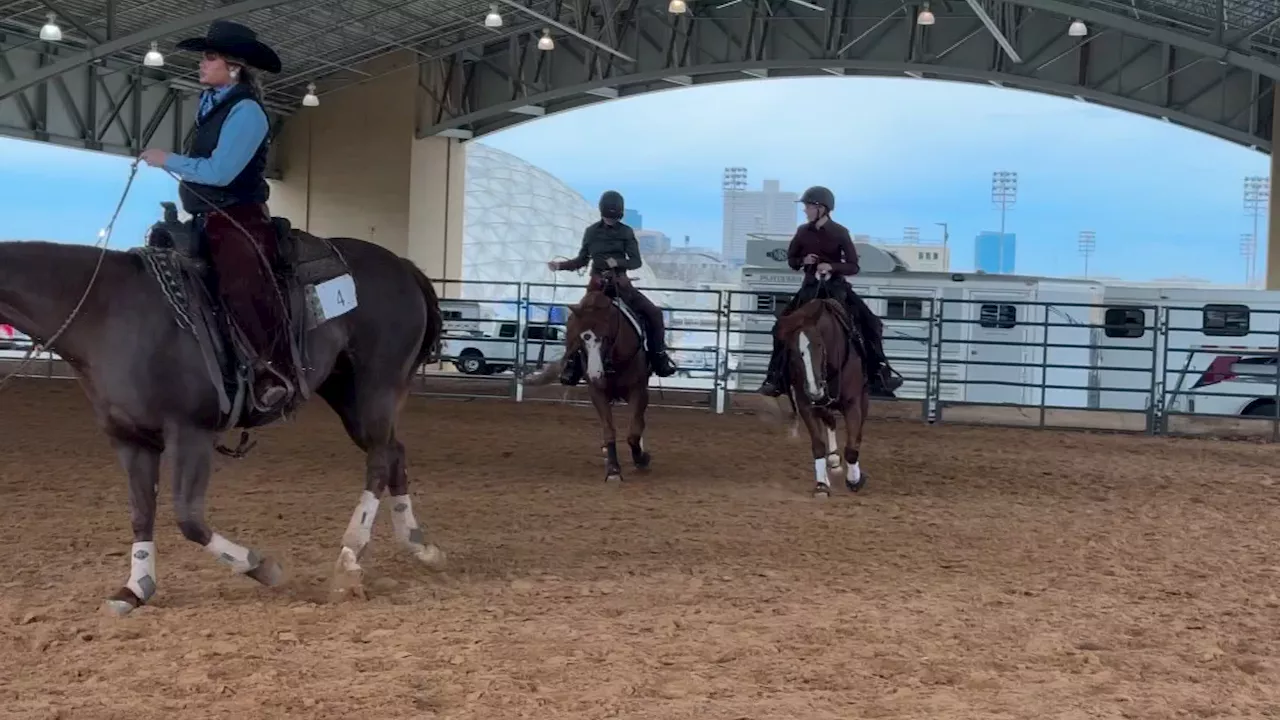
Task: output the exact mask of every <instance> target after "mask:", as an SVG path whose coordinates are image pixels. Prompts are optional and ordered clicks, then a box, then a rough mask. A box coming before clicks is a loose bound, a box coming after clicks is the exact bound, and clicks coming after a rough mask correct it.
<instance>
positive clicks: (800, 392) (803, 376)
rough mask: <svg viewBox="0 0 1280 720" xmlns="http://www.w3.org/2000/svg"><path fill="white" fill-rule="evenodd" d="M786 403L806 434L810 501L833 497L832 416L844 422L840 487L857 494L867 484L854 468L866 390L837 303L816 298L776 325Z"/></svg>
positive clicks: (845, 314)
mask: <svg viewBox="0 0 1280 720" xmlns="http://www.w3.org/2000/svg"><path fill="white" fill-rule="evenodd" d="M778 337H779V339H780V340H782V341H783V343H784V346H785V348H786V350H785V353H786V354H785V355H784V363H785V368H784V371H783V375H784V377H785V378H786V381H787V385H788V386H789V388H788V393H787V394H788V397H789V398H790V400H791V405H792V408H793V409H794V411H795V413H796V414H798V415H799V416H800V418H801V419H803V420H804V424H805V427H807V428H808V429H809V441H810V443H811V444H812V446H813V473H814V477H815V480H816V484H815V486H814V489H813V494H814V497H818V498H826V497H829V496H830V495H831V482H830V480H829V476H830V474H831V473H835V472H838V471H839V470H840V453H839V452H838V451H837V449H836V413H839V414H841V415H843V416H844V431H845V441H844V461H845V463H846V467H845V473H844V484H845V487H847V488H848V489H849V490H850V491H851V492H857V491H859V490H861V489H862V486H863V485H865V484H866V482H867V476H866V475H865V474H863V472H862V468H861V466H860V465H859V463H858V450H859V448H861V446H862V427H863V424H864V423H865V422H866V419H867V406H868V405H869V403H870V397H871V395H870V388H869V386H868V385H867V375H866V368H865V363H864V362H863V358H862V354H861V353H860V352H859V350H858V346H857V342H856V337H855V335H854V333H853V323H852V320H851V318H850V316H849V311H848V309H847V308H845V307H844V306H843V305H842V304H840V302H839V301H837V300H832V299H830V298H815V299H813V300H810V301H808V302H806V303H804V304H803V305H801V306H800V307H798V308H796V309H795V310H793V311H792V312H790V313H788V314H786V315H783V316H782V317H780V318H779V319H778Z"/></svg>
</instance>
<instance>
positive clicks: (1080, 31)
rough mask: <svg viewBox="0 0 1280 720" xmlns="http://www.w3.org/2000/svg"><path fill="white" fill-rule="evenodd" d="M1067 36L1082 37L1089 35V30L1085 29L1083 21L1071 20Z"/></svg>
mask: <svg viewBox="0 0 1280 720" xmlns="http://www.w3.org/2000/svg"><path fill="white" fill-rule="evenodd" d="M1067 34H1068V35H1070V36H1071V37H1084V36H1085V35H1088V34H1089V28H1087V27H1085V24H1084V22H1083V21H1080V20H1072V21H1071V27H1069V28H1067Z"/></svg>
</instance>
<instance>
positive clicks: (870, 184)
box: [0, 77, 1270, 283]
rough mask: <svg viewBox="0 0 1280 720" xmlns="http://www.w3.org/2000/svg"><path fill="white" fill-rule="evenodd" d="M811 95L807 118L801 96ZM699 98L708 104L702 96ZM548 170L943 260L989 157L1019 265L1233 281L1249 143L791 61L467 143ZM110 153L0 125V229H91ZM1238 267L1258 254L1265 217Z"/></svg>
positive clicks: (144, 208) (650, 198)
mask: <svg viewBox="0 0 1280 720" xmlns="http://www.w3.org/2000/svg"><path fill="white" fill-rule="evenodd" d="M815 101H820V102H821V103H822V104H823V106H824V108H826V109H827V111H826V112H824V114H823V117H824V118H838V119H837V120H829V119H827V120H824V119H815V118H814V117H812V115H811V113H810V112H809V111H808V109H807V108H810V107H811V106H812V105H813V103H814V102H815ZM711 108H714V112H709V111H708V109H711ZM475 142H481V143H484V144H486V145H490V146H492V147H495V148H498V149H501V150H504V151H506V152H509V153H512V154H514V155H516V156H518V157H521V158H523V159H525V160H526V161H528V162H530V163H532V164H534V165H536V166H538V167H541V168H542V169H544V170H546V171H547V172H549V173H551V174H552V175H555V176H557V177H559V178H561V179H562V180H563V181H564V182H566V184H568V185H570V186H571V187H573V188H575V189H577V190H578V191H579V192H581V193H582V194H583V196H584V197H586V198H587V200H588V201H590V202H592V203H593V204H594V202H595V200H596V198H597V197H598V196H599V194H600V192H602V191H603V190H605V189H610V188H613V189H617V190H619V191H621V192H622V193H623V194H624V195H625V196H626V199H627V206H628V207H630V208H635V209H636V210H639V211H640V212H641V213H642V214H643V217H644V226H645V227H646V228H648V229H654V230H659V231H662V232H664V233H666V234H667V235H668V236H670V237H671V238H673V239H677V240H678V242H677V244H680V245H682V244H683V238H684V237H685V236H686V235H688V236H690V238H691V244H692V245H694V246H698V247H702V248H706V249H709V250H713V251H718V250H719V246H720V239H721V222H722V217H721V174H722V172H723V169H724V168H725V167H727V166H743V167H746V168H747V169H748V172H749V183H750V186H751V187H753V188H758V187H759V186H760V183H761V181H763V180H765V179H777V180H779V181H780V183H781V187H782V189H784V190H790V191H795V192H799V191H802V190H803V189H804V188H805V187H808V186H809V185H814V184H823V185H827V186H828V187H831V188H832V189H833V190H834V191H835V193H836V197H837V209H836V213H835V217H836V219H837V220H839V221H840V222H842V223H844V224H845V225H847V226H848V227H849V228H850V229H851V230H852V231H853V232H855V233H860V234H866V235H871V236H873V237H881V238H898V237H901V236H902V229H903V228H904V227H908V226H911V227H917V228H919V229H920V235H921V238H922V240H926V241H928V240H935V241H936V240H937V239H939V238H940V237H941V228H939V227H938V226H937V225H936V224H935V223H938V222H946V223H949V226H950V234H951V248H952V249H951V252H952V257H953V259H954V263H953V265H954V267H955V269H957V270H968V269H972V268H971V264H972V258H973V257H974V250H973V243H974V238H975V237H976V236H977V235H978V234H979V233H980V232H982V231H985V230H998V229H999V210H998V209H997V208H996V207H995V206H993V204H992V202H991V197H990V194H991V188H990V184H991V173H992V171H994V170H1014V171H1017V172H1018V174H1019V193H1018V201H1017V203H1016V205H1015V206H1014V207H1013V208H1011V209H1010V210H1009V213H1008V221H1007V222H1008V231H1009V232H1011V233H1016V234H1017V236H1018V251H1017V252H1018V267H1017V270H1018V272H1020V273H1026V274H1043V275H1079V274H1082V272H1083V265H1084V260H1083V258H1082V257H1081V256H1080V255H1079V253H1078V252H1077V245H1078V237H1079V233H1080V231H1082V230H1092V231H1094V232H1095V234H1096V250H1095V252H1094V254H1093V255H1092V257H1091V258H1090V262H1089V265H1090V267H1089V270H1090V274H1091V275H1098V276H1113V277H1124V278H1129V279H1136V280H1146V279H1152V278H1160V277H1173V276H1187V275H1190V276H1196V277H1204V278H1207V279H1210V280H1213V281H1215V282H1222V283H1240V282H1242V281H1243V279H1244V275H1245V273H1244V269H1245V260H1244V258H1242V257H1241V255H1240V236H1241V234H1242V233H1247V232H1249V231H1250V230H1251V229H1252V220H1251V218H1249V217H1248V216H1247V215H1246V213H1245V210H1244V207H1243V198H1242V191H1243V182H1244V178H1245V177H1246V176H1249V175H1262V176H1267V175H1268V174H1269V169H1270V168H1269V159H1268V158H1267V156H1266V155H1264V154H1262V153H1260V152H1257V151H1253V150H1249V149H1248V148H1244V147H1241V146H1238V145H1235V144H1232V143H1228V142H1226V141H1223V140H1219V139H1216V138H1213V137H1210V136H1208V135H1204V134H1202V133H1198V132H1195V131H1192V130H1187V129H1184V128H1180V127H1177V126H1174V125H1171V124H1167V123H1162V122H1159V121H1156V120H1152V119H1150V118H1146V117H1142V116H1138V115H1133V114H1129V113H1125V112H1122V111H1117V110H1111V109H1108V108H1103V107H1099V106H1094V105H1089V104H1085V103H1081V102H1078V101H1074V100H1068V99H1062V98H1056V97H1050V96H1045V95H1038V94H1034V93H1030V92H1024V91H1016V90H1008V89H1002V88H994V87H988V86H981V85H968V84H961V83H947V82H943V81H934V80H915V79H888V78H835V77H832V78H803V79H785V80H784V79H771V80H762V81H751V82H739V83H728V84H722V85H707V86H697V87H692V88H681V89H674V90H666V91H662V92H656V93H650V94H647V95H641V96H637V97H632V98H625V99H620V100H613V101H609V102H602V103H599V104H596V105H592V106H589V107H586V108H582V109H579V110H575V111H571V112H566V113H558V114H554V115H550V116H547V117H544V118H540V119H537V120H532V121H529V122H526V123H523V124H521V125H518V126H515V127H512V128H510V129H507V130H504V131H501V132H498V133H494V134H492V135H487V136H484V137H483V138H481V139H479V140H477V141H475ZM128 163H129V160H128V159H127V158H122V157H118V156H110V155H105V154H101V153H92V152H87V151H80V150H73V149H69V148H64V147H57V146H52V145H41V144H36V143H31V142H25V141H19V140H12V139H7V138H0V218H3V220H2V221H0V236H3V237H6V238H9V237H17V238H42V239H52V240H59V241H65V242H82V243H91V242H93V241H94V240H95V238H96V234H97V232H98V230H99V228H101V227H102V225H104V224H105V223H106V221H107V219H108V218H109V217H110V215H111V212H112V210H113V209H114V206H115V203H116V201H117V200H118V198H119V195H120V192H121V191H122V190H123V188H124V183H125V180H126V178H127V175H128ZM175 198H176V187H175V184H174V182H173V181H172V179H171V178H169V177H168V176H167V175H165V174H164V173H162V172H160V171H158V170H154V169H151V168H145V167H144V168H142V169H140V170H139V173H138V178H137V180H136V181H135V186H134V189H133V192H132V194H131V197H130V200H129V202H128V203H127V205H126V207H125V209H124V212H123V213H122V216H121V220H120V222H119V223H118V227H117V236H116V240H115V242H114V243H113V246H116V247H126V246H130V245H136V244H138V243H139V242H140V241H141V237H142V233H143V232H144V231H145V229H146V227H147V226H148V225H149V224H150V223H151V222H153V221H154V220H155V219H156V218H158V216H159V212H160V208H159V205H158V203H159V202H160V201H161V200H171V199H175ZM1259 240H1260V241H1259V252H1260V253H1261V254H1262V255H1263V256H1264V257H1260V258H1259V259H1258V263H1257V266H1258V267H1259V268H1260V270H1259V272H1260V273H1261V272H1263V271H1262V270H1261V269H1262V268H1264V267H1265V247H1266V218H1265V215H1264V217H1263V222H1262V227H1261V229H1260V239H1259Z"/></svg>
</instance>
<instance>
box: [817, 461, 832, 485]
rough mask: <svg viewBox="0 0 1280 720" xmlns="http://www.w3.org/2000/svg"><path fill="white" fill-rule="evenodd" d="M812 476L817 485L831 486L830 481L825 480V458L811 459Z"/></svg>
mask: <svg viewBox="0 0 1280 720" xmlns="http://www.w3.org/2000/svg"><path fill="white" fill-rule="evenodd" d="M813 477H814V479H815V480H817V481H818V484H819V485H825V486H827V487H831V481H829V480H827V459H826V458H814V459H813Z"/></svg>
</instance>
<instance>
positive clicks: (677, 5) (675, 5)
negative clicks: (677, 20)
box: [667, 0, 689, 15]
mask: <svg viewBox="0 0 1280 720" xmlns="http://www.w3.org/2000/svg"><path fill="white" fill-rule="evenodd" d="M688 9H689V5H688V3H686V2H685V1H684V0H671V2H669V3H667V12H669V13H671V14H672V15H683V14H685V11H687V10H688Z"/></svg>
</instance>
